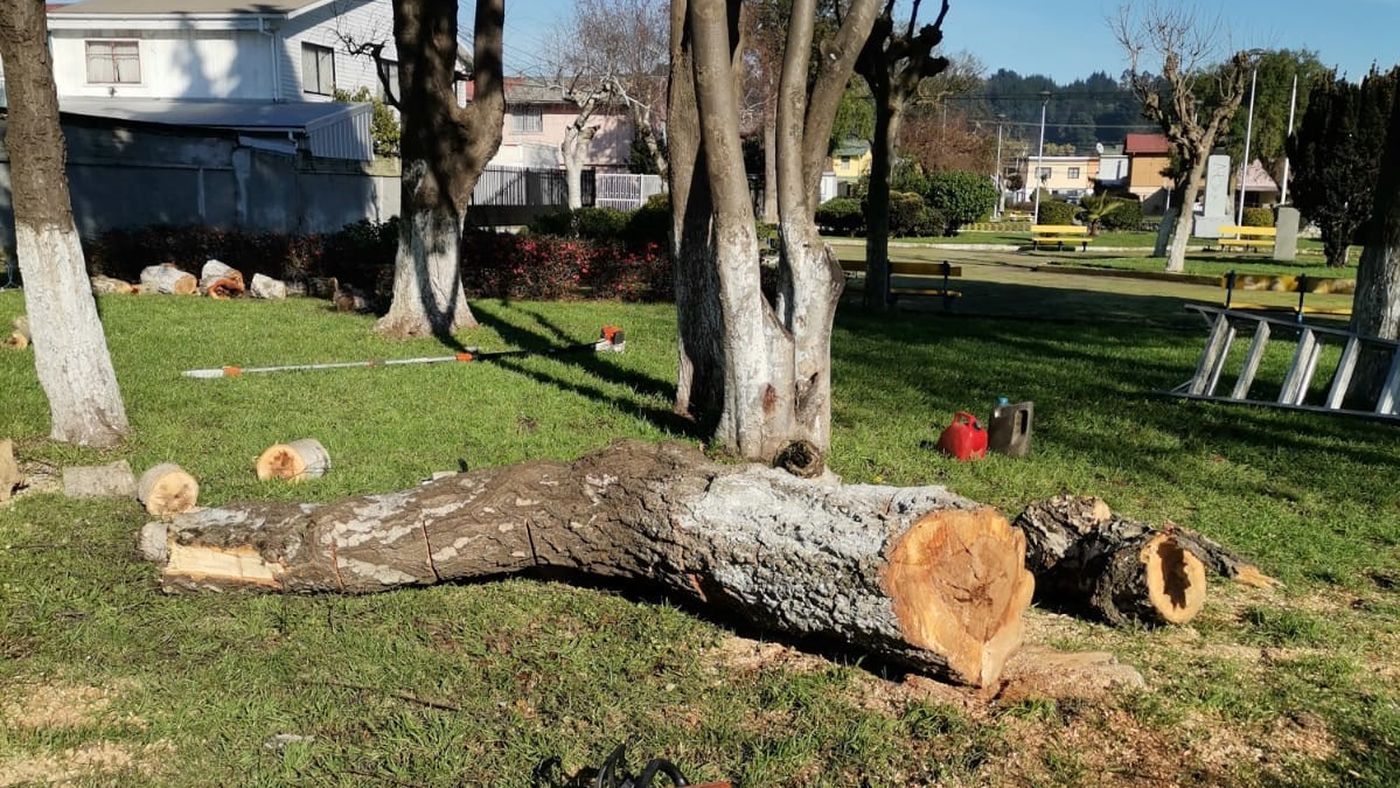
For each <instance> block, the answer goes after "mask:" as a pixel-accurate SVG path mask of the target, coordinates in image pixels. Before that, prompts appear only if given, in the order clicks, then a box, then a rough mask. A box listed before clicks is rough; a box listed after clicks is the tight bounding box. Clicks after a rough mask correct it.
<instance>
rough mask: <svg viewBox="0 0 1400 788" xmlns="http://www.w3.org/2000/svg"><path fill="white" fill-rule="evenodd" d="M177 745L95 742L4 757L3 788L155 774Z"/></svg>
mask: <svg viewBox="0 0 1400 788" xmlns="http://www.w3.org/2000/svg"><path fill="white" fill-rule="evenodd" d="M174 750H175V748H174V747H173V746H172V745H171V744H170V743H169V742H167V741H164V740H162V741H158V742H155V743H153V744H146V745H140V746H136V745H126V744H118V743H116V742H109V741H103V742H94V743H92V744H85V745H83V746H81V747H74V748H71V749H67V750H62V751H59V752H40V753H30V754H27V755H18V756H12V757H8V758H4V759H0V788H4V787H5V786H11V785H26V784H33V783H49V784H53V783H63V782H69V781H73V780H80V779H84V778H95V777H98V776H107V777H111V776H113V775H116V774H119V773H135V774H136V775H139V776H141V777H146V778H149V777H152V776H153V775H155V774H156V772H157V771H159V769H160V765H161V762H163V761H165V760H168V759H169V757H170V755H171V753H173V752H174Z"/></svg>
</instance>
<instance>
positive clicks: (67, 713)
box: [0, 681, 144, 730]
mask: <svg viewBox="0 0 1400 788" xmlns="http://www.w3.org/2000/svg"><path fill="white" fill-rule="evenodd" d="M132 686H134V684H133V683H132V682H130V681H120V682H116V683H114V684H113V685H112V686H110V687H89V686H82V685H73V684H29V685H22V689H21V693H20V695H19V697H17V698H13V699H11V700H9V701H8V702H6V703H5V704H4V705H3V707H0V709H2V710H3V712H4V720H5V725H6V726H7V727H10V728H18V729H26V730H71V729H74V728H85V727H88V726H90V725H95V724H97V723H98V722H101V721H102V720H103V716H104V714H105V712H106V711H107V707H108V706H109V705H111V703H112V701H113V700H114V699H115V698H116V697H117V696H118V695H120V694H121V693H122V692H125V691H127V690H129V689H131V687H132ZM138 722H140V721H139V720H138ZM142 724H144V723H142ZM138 727H139V726H138Z"/></svg>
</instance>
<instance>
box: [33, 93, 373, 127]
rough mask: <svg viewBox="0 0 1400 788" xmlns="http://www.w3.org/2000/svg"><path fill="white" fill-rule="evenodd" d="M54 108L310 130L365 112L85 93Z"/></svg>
mask: <svg viewBox="0 0 1400 788" xmlns="http://www.w3.org/2000/svg"><path fill="white" fill-rule="evenodd" d="M58 108H59V110H60V111H62V112H66V113H69V114H72V115H86V116H89V117H95V118H112V119H114V120H129V121H134V122H137V123H164V124H167V125H172V126H207V127H211V128H222V129H313V128H315V127H317V126H321V125H324V124H326V123H333V122H335V121H337V120H339V119H341V118H348V117H352V116H354V115H357V114H368V113H369V112H370V106H369V105H368V104H339V103H335V102H329V101H319V102H312V101H283V102H276V101H204V100H197V99H147V98H110V99H109V98H101V97H87V96H62V97H60V98H59V101H58Z"/></svg>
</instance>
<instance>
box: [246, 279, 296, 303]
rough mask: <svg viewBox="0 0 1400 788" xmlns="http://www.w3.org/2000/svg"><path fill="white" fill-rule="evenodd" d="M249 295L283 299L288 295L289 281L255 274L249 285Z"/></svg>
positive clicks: (274, 299)
mask: <svg viewBox="0 0 1400 788" xmlns="http://www.w3.org/2000/svg"><path fill="white" fill-rule="evenodd" d="M248 295H250V296H252V297H253V298H265V299H268V300H271V301H281V300H282V299H284V298H286V297H287V283H286V282H283V281H282V280H280V279H273V278H272V277H270V276H263V275H262V274H253V282H252V284H251V285H250V286H249V287H248Z"/></svg>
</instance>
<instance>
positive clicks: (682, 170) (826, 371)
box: [668, 0, 879, 474]
mask: <svg viewBox="0 0 1400 788" xmlns="http://www.w3.org/2000/svg"><path fill="white" fill-rule="evenodd" d="M741 7H742V4H741V3H740V2H739V0H672V5H671V89H670V90H671V92H670V100H669V101H668V107H669V112H670V124H669V128H670V142H671V151H670V152H671V210H672V223H673V230H674V235H673V237H674V239H675V241H674V242H675V250H674V251H675V266H676V302H677V318H678V328H679V335H680V364H679V375H678V382H677V394H676V406H677V409H678V410H679V411H681V412H682V413H688V414H690V415H692V416H694V417H695V418H696V419H697V421H698V422H699V423H700V425H701V427H702V429H703V430H705V431H707V432H709V433H710V434H711V435H712V436H713V440H714V443H715V444H716V445H718V446H722V447H724V448H726V449H728V450H730V451H732V452H734V453H736V454H738V455H740V456H742V457H745V458H750V459H756V460H761V461H765V462H774V463H777V464H780V465H782V466H784V467H787V468H789V469H791V470H793V471H794V472H797V473H803V474H815V473H820V472H821V471H822V469H823V468H824V467H825V457H826V451H827V448H828V446H829V443H830V429H831V326H832V320H833V318H834V316H835V311H836V304H837V302H838V301H839V299H840V297H841V291H842V288H843V287H844V279H843V276H842V272H841V266H840V263H839V262H838V260H837V259H836V256H835V254H834V253H833V252H832V250H831V249H830V247H828V246H827V244H826V243H825V242H823V241H822V239H821V236H820V235H819V233H818V231H817V226H816V223H815V221H814V220H813V215H814V213H815V211H816V207H817V201H818V194H819V187H820V181H821V174H822V171H823V170H824V169H825V165H826V157H827V144H828V141H829V138H830V133H831V126H832V122H833V120H834V118H835V114H836V107H837V104H838V102H839V101H840V100H841V94H842V92H843V91H844V90H845V87H846V85H847V83H848V82H849V81H850V78H851V74H852V73H853V71H854V68H855V60H856V57H857V56H858V55H859V53H860V49H861V47H862V46H863V45H864V43H865V41H866V39H867V38H868V37H869V35H870V29H871V27H872V25H873V24H874V22H875V17H876V16H877V15H878V14H879V0H852V2H850V3H849V4H848V5H846V7H845V8H844V12H843V14H842V17H841V24H840V25H839V26H838V27H836V28H835V29H834V30H833V32H832V33H831V34H830V35H828V36H824V37H823V39H822V40H821V41H820V43H819V44H817V48H818V51H819V52H820V53H821V55H822V56H821V57H820V58H819V62H818V63H815V64H814V63H813V61H812V50H813V41H814V29H815V23H816V16H817V13H816V0H794V2H793V5H792V9H791V12H790V15H789V17H788V25H787V38H786V44H785V46H784V48H783V61H782V72H781V76H780V78H779V88H778V100H777V116H776V149H777V150H776V153H777V180H778V188H777V194H778V213H779V218H780V236H779V241H780V255H779V262H778V271H777V286H776V290H775V291H774V292H771V293H765V292H764V291H763V289H762V287H761V285H760V260H759V249H758V238H757V233H756V230H755V226H754V211H753V206H752V203H751V201H750V196H749V186H748V179H747V177H746V175H745V171H744V159H743V150H742V146H741V144H740V139H739V122H740V117H739V116H740V106H739V105H740V100H739V86H738V84H736V83H737V82H738V77H739V73H738V72H739V71H740V69H741V60H742V50H741V48H740V47H739V30H740V13H741Z"/></svg>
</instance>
